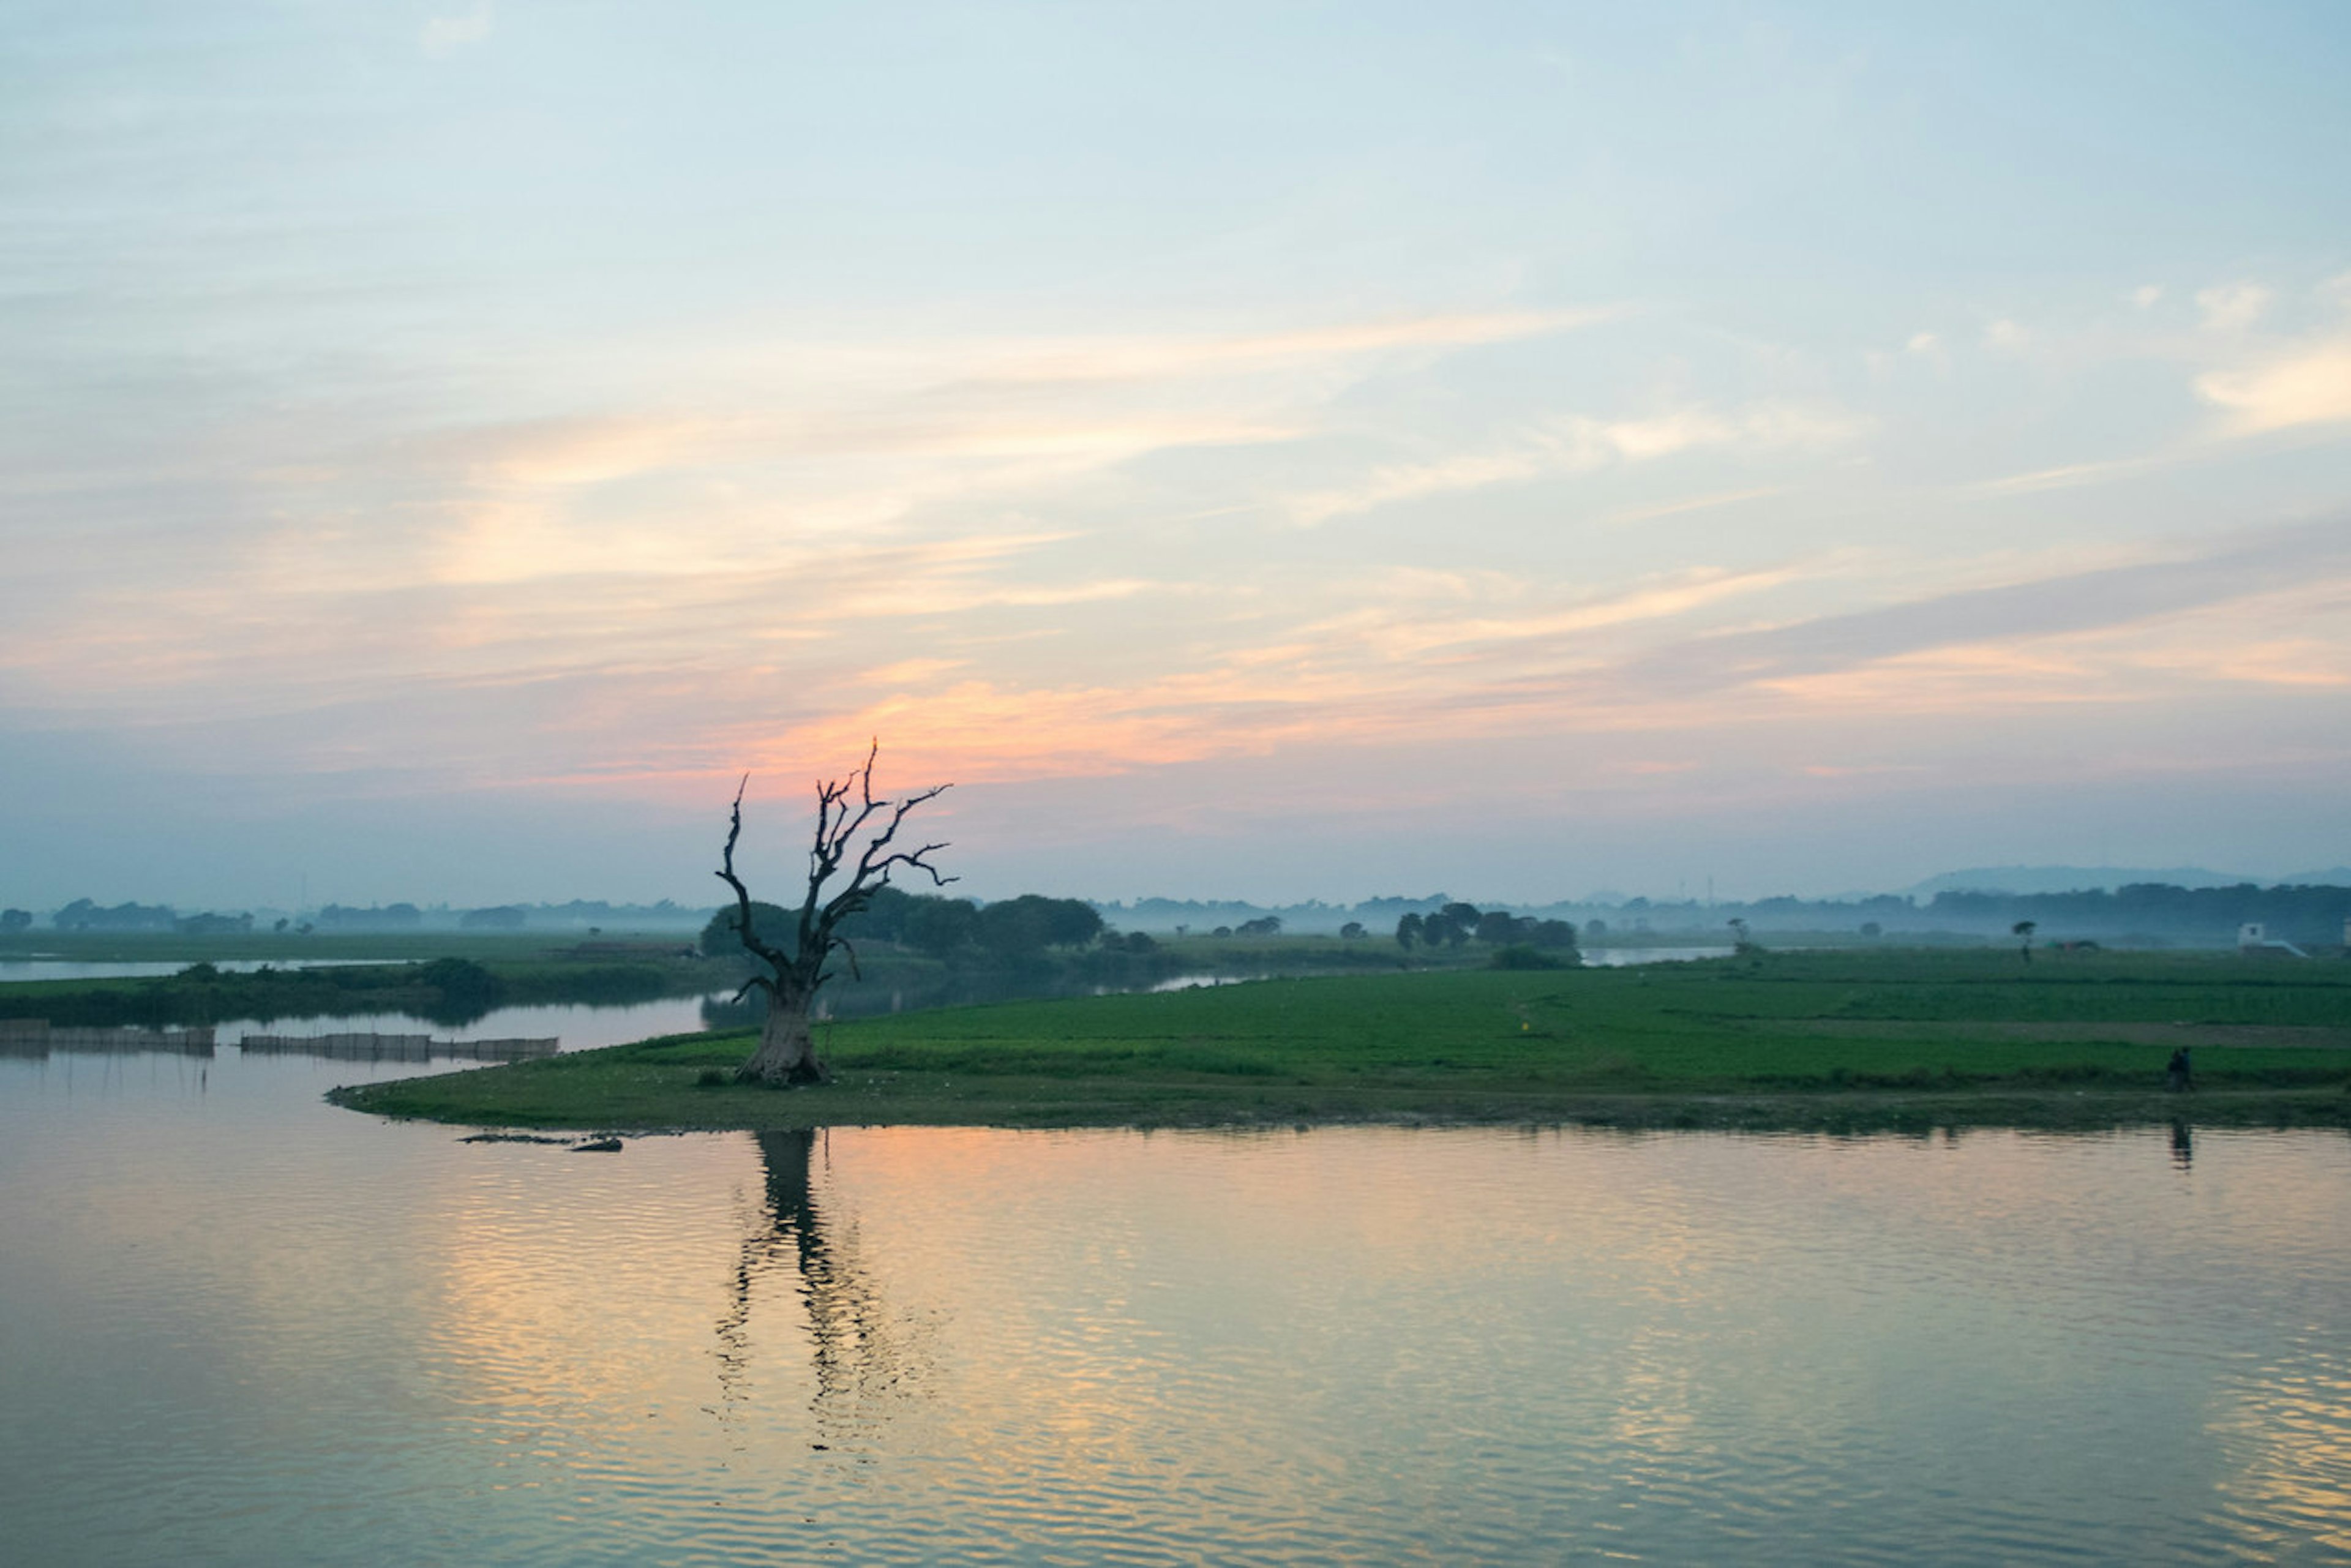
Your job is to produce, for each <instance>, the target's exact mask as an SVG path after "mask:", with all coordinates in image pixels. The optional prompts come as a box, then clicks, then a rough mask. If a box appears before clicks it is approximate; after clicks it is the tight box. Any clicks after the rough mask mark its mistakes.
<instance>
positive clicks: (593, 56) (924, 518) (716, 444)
mask: <svg viewBox="0 0 2351 1568" xmlns="http://www.w3.org/2000/svg"><path fill="white" fill-rule="evenodd" d="M0 26H5V29H6V36H7V37H8V39H9V42H10V45H11V47H10V48H8V49H7V50H5V51H0V137H5V141H6V145H7V146H8V147H9V149H10V150H11V152H12V153H13V154H14V155H13V156H10V157H8V158H6V159H5V160H0V193H5V202H6V204H7V207H8V210H9V212H10V214H11V225H10V229H11V235H10V242H9V244H8V245H7V246H5V248H0V342H5V346H6V349H7V352H6V353H5V356H0V409H5V418H0V538H5V542H6V544H7V547H8V552H7V570H6V571H5V574H0V613H5V622H6V624H7V626H8V628H9V633H8V635H7V637H6V638H5V639H0V836H4V837H5V842H6V844H7V846H8V848H7V853H6V855H5V858H0V904H13V905H21V906H26V907H32V908H42V909H47V908H53V907H55V906H56V905H57V904H62V903H64V902H66V901H68V900H70V899H72V898H76V897H83V896H88V897H92V898H96V899H99V901H100V902H104V903H119V902H122V901H125V900H131V899H136V900H140V901H142V902H168V903H173V904H180V905H182V906H183V907H188V908H200V907H205V906H208V905H209V906H214V907H224V906H225V907H247V906H252V905H256V904H269V905H276V906H279V907H287V906H290V905H291V904H294V903H295V902H297V901H298V900H301V899H303V897H304V894H305V893H306V892H307V902H308V904H312V905H316V904H325V903H329V902H334V903H342V904H375V903H383V902H388V901H392V900H411V901H418V902H423V901H426V900H434V901H439V900H445V901H447V902H449V903H452V904H461V905H476V904H496V903H505V902H509V901H514V900H522V901H527V902H542V901H544V902H561V901H564V900H567V899H570V898H575V897H588V898H597V897H601V898H606V899H611V900H613V901H616V902H644V903H651V902H654V901H657V900H659V899H662V898H669V899H673V900H675V901H678V902H680V903H687V902H695V903H706V902H708V901H710V899H711V898H712V892H711V890H712V889H713V888H714V887H715V886H716V883H715V880H714V879H713V878H712V876H711V874H710V873H711V868H712V866H713V865H714V864H715V863H716V852H717V847H718V843H719V841H720V839H721V837H722V836H723V831H724V825H725V811H726V801H727V800H728V799H729V798H730V797H731V795H732V793H733V790H734V788H735V783H736V780H737V778H738V777H739V776H740V775H742V774H743V773H745V772H748V773H750V774H751V775H752V786H751V789H752V797H751V807H750V815H749V826H748V829H747V841H746V842H747V856H748V864H749V865H750V867H751V869H752V873H753V875H754V878H755V885H756V884H757V883H758V879H760V878H763V877H764V878H765V879H767V880H768V881H770V882H774V881H778V880H782V879H789V876H790V875H791V874H792V872H793V868H794V866H795V864H796V862H797V859H798V857H799V853H800V835H801V834H802V833H803V832H804V831H806V810H807V808H806V804H805V791H806V788H807V784H808V781H809V780H810V779H812V778H814V777H816V776H819V775H827V776H831V775H838V774H841V773H842V772H845V771H846V770H847V769H849V768H851V767H852V766H854V765H855V764H856V763H857V762H858V761H859V760H860V759H861V758H862V756H863V752H864V747H865V746H866V744H867V741H868V739H869V737H879V738H880V741H881V744H882V747H883V752H882V759H881V772H880V780H881V784H882V786H883V789H885V790H889V789H904V788H911V787H917V786H921V785H926V784H931V783H935V782H939V781H943V780H954V781H956V784H957V788H956V789H955V790H954V791H953V792H952V793H951V794H950V795H948V796H947V797H946V798H945V799H943V800H940V801H939V802H937V803H936V805H935V809H933V810H931V811H930V812H928V813H926V817H925V822H924V825H925V828H926V829H927V830H929V831H927V832H926V835H925V836H927V837H935V838H943V839H947V840H951V841H953V843H954V849H953V850H952V852H950V853H949V855H948V856H947V857H946V859H945V861H944V863H945V864H946V867H947V869H949V870H951V871H954V872H956V873H959V874H960V875H961V876H962V877H963V878H964V881H963V883H961V884H960V887H959V891H965V892H970V893H973V894H977V895H978V896H982V897H1000V896H1004V895H1006V894H1011V893H1017V892H1029V891H1034V892H1040V893H1047V894H1057V895H1067V896H1086V897H1093V898H1101V899H1105V900H1114V899H1132V898H1134V897H1137V896H1144V895H1159V896H1167V897H1175V898H1183V897H1203V898H1205V897H1233V898H1240V899H1247V900H1249V901H1251V902H1256V903H1259V904H1270V903H1289V902H1294V901H1298V900H1302V899H1308V898H1320V899H1322V900H1324V901H1326V902H1330V903H1334V904H1336V903H1353V902H1356V901H1358V900H1361V899H1364V898H1367V897H1372V896H1379V895H1384V894H1395V893H1398V892H1399V891H1402V890H1413V889H1437V888H1445V889H1447V890H1452V891H1457V892H1459V893H1461V894H1464V895H1465V896H1477V897H1483V898H1488V899H1493V900H1497V901H1506V902H1510V903H1517V904H1541V903H1547V902H1551V901H1552V900H1553V899H1556V898H1561V897H1568V896H1575V895H1579V894H1582V893H1583V892H1585V891H1587V890H1591V889H1595V888H1605V887H1617V888H1624V889H1625V890H1627V891H1628V892H1633V893H1642V894H1646V895H1648V896H1651V897H1659V896H1666V895H1667V894H1669V893H1670V891H1671V890H1673V889H1676V888H1680V889H1683V890H1686V891H1687V892H1688V893H1690V894H1693V895H1695V894H1698V893H1700V892H1701V891H1702V890H1703V889H1704V888H1705V887H1706V886H1707V885H1708V883H1709V880H1710V881H1711V883H1712V884H1713V886H1714V888H1715V891H1716V895H1717V896H1718V897H1720V898H1725V899H1732V898H1750V897H1758V896H1769V895H1774V894H1797V895H1800V896H1820V895H1825V894H1838V893H1845V892H1851V891H1855V890H1861V889H1873V888H1875V889H1886V890H1898V889H1902V888H1906V887H1908V886H1911V885H1913V884H1916V883H1918V882H1920V881H1922V880H1924V879H1926V878H1928V877H1930V876H1933V875H1935V874H1937V873H1943V872H1948V871H1950V870H1953V869H1955V868H1961V867H1970V866H1992V865H2033V864H2065V865H2081V866H2133V865H2138V866H2181V865H2201V866H2208V867H2211V868H2214V869H2216V870H2218V871H2221V872H2226V873H2243V874H2247V875H2251V876H2253V877H2255V878H2257V879H2262V880H2267V879H2270V878H2273V877H2277V876H2283V875H2287V874H2291V873H2297V872H2302V871H2306V870H2309V869H2312V868H2317V867H2325V866H2331V865H2336V864H2340V863H2343V862H2346V861H2351V791H2346V789H2345V788H2344V783H2345V779H2346V774H2347V773H2351V184H2346V182H2345V181H2344V180H2343V179H2342V178H2341V177H2340V172H2339V170H2338V169H2337V168H2336V167H2335V165H2336V164H2337V162H2339V154H2338V150H2339V149H2340V148H2341V147H2343V146H2344V145H2346V141H2351V99H2346V94H2344V93H2343V91H2342V89H2341V82H2342V79H2343V69H2344V64H2345V61H2346V56H2347V55H2351V51H2346V43H2351V12H2346V11H2345V10H2343V9H2342V8H2340V7H2335V6H2325V5H2292V4H2269V5H2245V6H2237V7H2230V8H2227V9H2226V10H2222V9H2220V8H2216V7H2209V6H2194V5H2154V4H2132V5H2120V4H2112V5H2078V6H2069V7H2065V8H2064V9H2063V10H2060V11H2051V10H2050V9H2048V8H2046V7H2040V6H2030V5H1983V6H1971V7H1967V8H1965V9H1964V10H1963V11H1960V12H1956V13H1951V14H1944V13H1929V12H1922V11H1917V10H1905V11H1897V12H1895V13H1892V14H1887V13H1885V12H1882V11H1880V10H1878V9H1876V8H1871V7H1863V6H1848V5H1802V6H1797V5H1738V4H1724V5H1699V4H1681V5H1658V6H1654V7H1640V8H1636V9H1627V8H1623V7H1566V8H1562V7H1556V6H1540V7H1539V6H1531V5H1506V4H1472V5H1461V6H1452V7H1447V8H1445V9H1444V10H1443V11H1442V12H1441V13H1434V12H1428V11H1426V10H1422V9H1415V8H1409V7H1401V8H1389V7H1378V6H1373V7H1358V8H1354V9H1352V10H1349V11H1345V12H1343V13H1333V12H1321V11H1317V12H1303V11H1281V10H1267V9H1265V8H1262V7H1241V6H1222V5H1205V6H1192V7H1186V8H1184V9H1183V10H1181V11H1180V12H1179V11H1134V10H1131V9H1130V10H1121V11H1116V12H1092V11H1084V10H1078V11H1064V10H1049V9H1045V8H1040V7H1036V6H1032V5H965V6H953V7H948V6H927V5H891V6H875V7H857V8H829V9H828V8H810V7H795V8H789V9H778V8H773V7H765V6H752V5H708V6H703V7H695V8H691V9H684V10H681V9H676V8H667V7H664V8H658V9H655V8H636V7H628V6H577V5H553V4H546V3H541V4H529V3H517V0H501V3H499V4H496V5H490V4H486V3H485V4H473V3H471V0H444V3H441V4H431V3H427V4H421V5H398V6H391V7H379V8H360V9H356V10H352V9H337V8H317V7H304V6H295V5H278V4H268V3H264V0H250V3H246V0H195V3H189V4H180V3H175V4H171V5H164V4H161V3H160V0H151V3H146V4H140V3H133V4H128V5H119V6H110V7H107V8H104V9H103V10H92V9H88V8H69V7H58V8H50V9H46V10H33V11H26V12H21V13H19V14H18V15H17V16H14V17H13V18H12V19H11V20H9V21H8V22H7V23H5V25H0ZM2330 737H2331V738H2330Z"/></svg>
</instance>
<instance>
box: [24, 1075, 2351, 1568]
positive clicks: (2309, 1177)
mask: <svg viewBox="0 0 2351 1568" xmlns="http://www.w3.org/2000/svg"><path fill="white" fill-rule="evenodd" d="M214 1067H215V1071H214V1075H213V1077H212V1079H211V1080H210V1082H209V1083H208V1084H207V1085H205V1086H203V1087H201V1088H200V1087H199V1086H198V1085H197V1083H196V1082H195V1081H194V1080H193V1079H192V1078H190V1077H188V1076H187V1075H186V1074H185V1073H184V1072H183V1071H182V1070H181V1067H180V1066H179V1064H162V1065H158V1066H155V1067H153V1068H152V1069H150V1068H144V1067H140V1066H136V1065H132V1066H123V1065H120V1064H118V1065H117V1066H116V1067H115V1068H114V1069H113V1070H112V1071H111V1072H110V1075H108V1076H105V1077H103V1078H100V1079H97V1080H91V1079H90V1078H89V1076H88V1075H84V1077H82V1078H78V1079H77V1080H75V1081H74V1083H73V1085H72V1090H71V1092H70V1093H68V1092H64V1085H63V1080H62V1078H61V1076H59V1075H58V1074H57V1073H55V1072H52V1073H51V1074H50V1075H49V1076H47V1077H46V1078H44V1077H42V1076H40V1075H39V1074H37V1073H36V1072H35V1071H33V1070H32V1068H31V1067H30V1066H27V1065H25V1064H0V1071H6V1072H8V1073H10V1074H13V1075H14V1076H12V1077H10V1078H9V1079H8V1080H7V1082H5V1083H0V1089H5V1091H6V1092H5V1093H0V1176H5V1178H6V1179H5V1181H0V1260H5V1264H0V1280H4V1281H5V1286H6V1291H7V1295H8V1306H9V1309H10V1310H9V1311H8V1312H6V1313H5V1316H0V1350H4V1351H5V1357H0V1367H5V1372H0V1379H5V1386H0V1396H5V1405H6V1407H7V1408H8V1409H9V1410H10V1411H11V1412H12V1415H14V1416H16V1419H15V1421H14V1422H13V1423H12V1424H11V1425H10V1426H9V1427H6V1428H5V1429H0V1511H5V1515H6V1517H7V1518H8V1519H9V1520H10V1521H11V1526H12V1529H13V1530H15V1531H16V1532H17V1535H18V1538H19V1539H21V1540H23V1541H26V1542H31V1543H33V1545H34V1546H35V1547H36V1548H39V1549H41V1550H37V1551H36V1552H35V1554H34V1558H33V1559H32V1560H44V1561H47V1560H57V1561H68V1562H70V1561H82V1560H90V1561H95V1560H100V1559H103V1560H105V1561H109V1562H131V1563H136V1562H161V1561H164V1560H166V1559H172V1558H178V1559H184V1557H185V1556H187V1555H191V1554H192V1555H193V1556H196V1557H199V1558H201V1557H204V1556H205V1555H207V1554H210V1555H214V1556H234V1557H237V1558H239V1559H240V1560H243V1561H270V1560H276V1561H286V1562H295V1561H300V1562H358V1561H362V1560H365V1561H383V1560H390V1559H401V1560H407V1559H414V1558H434V1557H439V1558H449V1557H461V1556H474V1557H485V1558H495V1559H496V1560H499V1561H513V1562H548V1563H558V1562H574V1561H580V1560H583V1559H590V1560H592V1559H598V1558H602V1557H609V1558H611V1559H612V1560H621V1559H623V1558H625V1559H629V1560H639V1559H646V1560H650V1559H665V1560H676V1561H682V1562H704V1561H708V1562H718V1561H732V1560H747V1559H758V1558H763V1557H771V1556H776V1555H794V1554H799V1555H830V1556H840V1557H848V1558H853V1559H859V1560H874V1561H895V1560H909V1561H912V1560H921V1559H934V1560H935V1559H938V1558H942V1557H958V1558H960V1557H987V1556H998V1557H1007V1558H1011V1559H1016V1560H1042V1559H1046V1558H1050V1557H1054V1556H1065V1557H1076V1558H1107V1557H1112V1556H1126V1557H1132V1558H1135V1559H1138V1560H1143V1561H1161V1560H1176V1559H1185V1558H1200V1557H1214V1558H1217V1559H1218V1560H1220V1561H1222V1560H1238V1561H1262V1562H1279V1561H1300V1560H1306V1559H1313V1560H1323V1559H1327V1558H1332V1557H1357V1558H1375V1559H1378V1560H1383V1561H1386V1560H1396V1559H1405V1560H1410V1559H1414V1558H1424V1559H1431V1560H1446V1561H1456V1560H1463V1559H1473V1560H1474V1559H1487V1560H1493V1559H1505V1558H1523V1557H1527V1556H1530V1555H1531V1556H1537V1557H1544V1558H1550V1557H1562V1556H1575V1555H1581V1554H1587V1553H1598V1552H1614V1553H1625V1554H1630V1555H1633V1556H1638V1557H1649V1558H1656V1559H1664V1560H1668V1561H1693V1560H1723V1559H1736V1560H1740V1561H1783V1562H1796V1561H1803V1562H1811V1561H1817V1560H1820V1559H1822V1558H1823V1557H1844V1558H1855V1559H1863V1560H1870V1559H1876V1560H1885V1559H1891V1558H1896V1557H1915V1556H1921V1555H1927V1556H1933V1557H1936V1558H1938V1560H1947V1561H1948V1560H1977V1561H2004V1560H2014V1559H2016V1558H2018V1557H2030V1556H2035V1555H2052V1554H2077V1555H2087V1556H2092V1557H2095V1558H2100V1559H2105V1560H2119V1559H2129V1558H2147V1557H2163V1558H2183V1557H2184V1558H2190V1559H2193V1558H2199V1557H2222V1556H2230V1555H2247V1554H2250V1555H2253V1556H2256V1557H2265V1558H2270V1559H2274V1560H2282V1561H2293V1560H2297V1559H2307V1558H2311V1557H2314V1556H2324V1555H2327V1554H2330V1553H2338V1554H2339V1553H2340V1552H2343V1551H2345V1550H2346V1545H2351V1539H2347V1538H2346V1520H2351V1377H2346V1356H2351V1336H2346V1333H2345V1331H2344V1330H2343V1329H2342V1327H2341V1326H2340V1319H2339V1311H2338V1303H2339V1302H2340V1301H2343V1300H2346V1299H2351V1218H2346V1215H2351V1205H2346V1204H2345V1203H2344V1202H2343V1201H2342V1198H2343V1196H2344V1192H2345V1188H2346V1177H2351V1141H2346V1139H2345V1138H2344V1137H2342V1136H2341V1135H2340V1134H2331V1133H2299V1134H2262V1133H2231V1132H2214V1131H2199V1132H2197V1133H2195V1134H2193V1137H2192V1147H2191V1151H2190V1156H2189V1157H2188V1158H2186V1159H2183V1158H2182V1157H2181V1155H2180V1151H2179V1147H2178V1145H2177V1141H2176V1139H2175V1136H2174V1134H2173V1133H2172V1132H2171V1131H2170V1130H2169V1129H2168V1128H2158V1129H2150V1130H2147V1131H2144V1132H2135V1133H2128V1134H2111V1135H2105V1136H2093V1137H2056V1136H2046V1135H2027V1134H2003V1133H1974V1134H1967V1135H1964V1136H1958V1137H1952V1136H1946V1135H1941V1134H1938V1135H1936V1136H1933V1137H1928V1138H1910V1137H1898V1138H1897V1137H1873V1138H1855V1139H1830V1138H1816V1137H1784V1138H1759V1137H1734V1136H1723V1135H1681V1134H1674V1135H1663V1134H1653V1135H1638V1136H1635V1135H1625V1134H1606V1133H1593V1132H1576V1131H1567V1132H1558V1131H1552V1132H1533V1131H1497V1130H1491V1129H1485V1130H1450V1131H1447V1130H1418V1131H1415V1130H1405V1129H1379V1128H1354V1129H1327V1130H1321V1131H1315V1132H1311V1133H1296V1132H1280V1133H1265V1134H1169V1133H1157V1134H1143V1133H1137V1132H1066V1133H1012V1132H1001V1131H989V1130H981V1129H925V1128H904V1129H851V1128H843V1129H836V1130H834V1131H832V1132H831V1133H829V1134H766V1135H764V1136H760V1137H756V1138H755V1137H754V1136H752V1135H750V1134H713V1135H699V1136H691V1137H659V1138H643V1139H632V1140H630V1141H629V1142H628V1143H627V1146H626V1147H625V1149H624V1150H623V1151H622V1153H620V1154H617V1155H595V1154H574V1153H571V1152H569V1150H567V1149H564V1148H561V1147H559V1146H549V1145H527V1144H517V1145H463V1144H459V1143H457V1142H456V1141H455V1134H453V1133H452V1132H450V1131H448V1130H446V1129H438V1128H430V1127H419V1126H398V1125H389V1124H378V1123H372V1122H370V1121H367V1120H365V1119H362V1118H359V1117H355V1116H350V1115H349V1114H347V1113H340V1112H336V1111H333V1110H331V1109H329V1108H327V1107H324V1106H320V1105H319V1104H317V1103H316V1101H315V1098H314V1095H315V1093H316V1092H317V1087H318V1085H319V1079H318V1075H317V1073H316V1072H315V1071H309V1070H308V1069H307V1068H304V1067H302V1066H299V1065H298V1064H295V1063H289V1062H269V1063H265V1062H259V1061H256V1062H252V1063H244V1062H240V1061H236V1060H235V1059H228V1060H225V1061H223V1062H221V1063H216V1064H214ZM45 1085H46V1087H45ZM94 1087H95V1088H97V1089H98V1090H100V1091H102V1092H93V1088H94ZM134 1474H136V1475H138V1476H139V1477H141V1478H142V1479H143V1480H144V1482H145V1484H144V1485H143V1486H141V1485H133V1484H131V1477H132V1476H133V1475H134ZM329 1497H331V1498H332V1502H331V1505H329V1503H328V1502H326V1501H325V1500H324V1499H327V1498H329ZM50 1549H54V1550H50ZM183 1549H187V1550H183Z"/></svg>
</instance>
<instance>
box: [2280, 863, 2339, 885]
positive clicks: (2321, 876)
mask: <svg viewBox="0 0 2351 1568" xmlns="http://www.w3.org/2000/svg"><path fill="white" fill-rule="evenodd" d="M2278 885H2279V886H2281V887H2351V865H2337V866H2329V867H2327V868H2326V869H2325V871H2298V872H2296V873H2294V874H2293V875H2292V876H2282V877H2280V878H2278Z"/></svg>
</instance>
